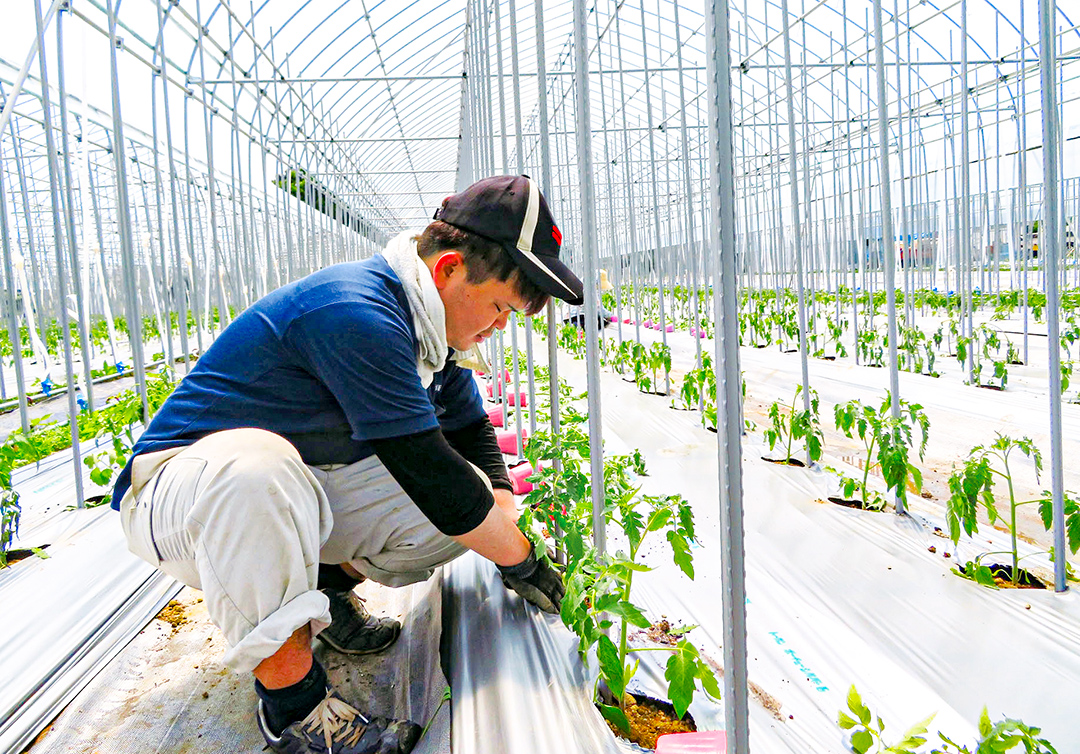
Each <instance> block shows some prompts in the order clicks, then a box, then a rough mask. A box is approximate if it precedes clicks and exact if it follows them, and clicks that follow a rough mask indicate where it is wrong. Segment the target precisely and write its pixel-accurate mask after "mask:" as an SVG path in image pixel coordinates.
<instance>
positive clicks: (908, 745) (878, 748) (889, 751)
mask: <svg viewBox="0 0 1080 754" xmlns="http://www.w3.org/2000/svg"><path fill="white" fill-rule="evenodd" d="M847 706H848V708H847V710H846V711H845V710H840V711H839V713H837V724H838V725H839V726H840V728H841V730H845V731H850V733H849V739H848V740H849V744H850V746H851V750H852V751H853V752H855V754H919V753H920V752H925V750H924V749H923V748H922V747H923V746H924V745H925V744H926V743H927V740H928V739H927V733H928V732H929V731H930V723H932V722H933V721H934V717H935V716H936V715H930V717H928V718H926V719H925V720H922V721H920V722H918V723H915V724H914V725H912V726H911V727H910V728H908V729H907V730H906V731H905V732H904V733H902V734H900V736H899V738H897V739H896V740H895V741H894V742H893V743H891V744H887V743H886V738H885V721H884V720H882V719H881V717H880V716H878V715H876V714H874V713H873V712H872V711H871V710H870V708H869V707H867V706H866V704H865V703H864V702H863V700H862V697H861V696H860V694H859V692H858V690H857V689H856V688H855V687H854V686H852V687H851V690H850V691H848V696H847ZM1041 732H1042V731H1041V730H1040V729H1039V728H1036V727H1034V726H1031V725H1027V724H1026V723H1024V722H1023V721H1022V720H1013V719H1011V718H1005V719H1004V720H999V721H998V722H996V723H995V722H991V720H990V715H989V714H988V713H987V711H986V708H985V707H983V711H982V714H981V715H980V716H979V740H978V742H977V743H976V744H975V748H974V749H972V748H969V747H968V746H967V745H966V744H959V743H957V742H956V741H953V740H952V739H951V738H949V737H948V736H946V735H945V734H944V733H942V732H940V731H938V734H937V737H938V742H937V744H936V745H934V747H933V748H932V749H931V750H930V751H928V752H925V754H1006V753H1007V752H1010V751H1015V752H1017V754H1020V752H1024V754H1058V750H1057V749H1055V748H1054V746H1053V744H1051V743H1050V742H1049V741H1048V740H1046V739H1045V738H1042V737H1040V735H1039V734H1040V733H1041Z"/></svg>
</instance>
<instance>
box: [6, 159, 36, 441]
mask: <svg viewBox="0 0 1080 754" xmlns="http://www.w3.org/2000/svg"><path fill="white" fill-rule="evenodd" d="M3 162H4V151H3V139H2V138H0V165H2V164H3ZM5 190H6V187H5V185H4V176H3V174H2V173H0V240H2V241H3V245H4V280H5V282H6V283H7V310H8V311H7V326H8V338H9V339H10V340H11V351H12V354H13V355H14V360H15V382H16V383H17V384H16V388H17V389H18V394H19V420H20V422H21V425H22V431H23V434H29V433H30V417H29V414H28V413H27V401H26V376H25V374H24V371H23V361H22V339H21V338H20V337H19V315H18V311H17V308H18V302H17V301H16V300H15V288H16V287H17V286H16V283H15V266H14V265H13V264H12V263H11V234H10V232H9V230H8V210H7V206H8V205H7V199H6V198H5V197H4V192H5ZM23 295H24V296H25V295H26V291H23Z"/></svg>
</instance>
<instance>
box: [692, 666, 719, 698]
mask: <svg viewBox="0 0 1080 754" xmlns="http://www.w3.org/2000/svg"><path fill="white" fill-rule="evenodd" d="M697 666H698V667H697V678H698V680H699V681H701V688H702V689H704V690H705V693H706V694H708V695H709V696H710V697H712V698H713V699H715V700H716V701H718V702H719V701H720V699H721V697H722V696H723V694H722V693H721V692H720V682H719V681H718V680H717V678H716V673H715V672H713V669H712V666H710V665H709V663H707V662H703V661H701V660H698V663H697Z"/></svg>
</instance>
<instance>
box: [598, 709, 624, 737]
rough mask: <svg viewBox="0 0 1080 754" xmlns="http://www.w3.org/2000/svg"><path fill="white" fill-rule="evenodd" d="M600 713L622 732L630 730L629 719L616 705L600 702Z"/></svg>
mask: <svg viewBox="0 0 1080 754" xmlns="http://www.w3.org/2000/svg"><path fill="white" fill-rule="evenodd" d="M600 714H601V715H603V716H604V719H605V720H607V721H608V722H609V723H611V724H612V725H614V726H615V727H616V728H618V729H619V730H621V731H622V732H623V733H629V732H630V721H629V720H627V719H626V713H625V712H623V711H622V710H621V709H619V708H618V707H612V706H611V705H610V704H601V705H600Z"/></svg>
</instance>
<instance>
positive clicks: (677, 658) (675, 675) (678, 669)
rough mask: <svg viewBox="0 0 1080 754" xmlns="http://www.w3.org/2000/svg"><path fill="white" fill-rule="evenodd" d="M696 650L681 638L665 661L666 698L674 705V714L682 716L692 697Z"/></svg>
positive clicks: (696, 658)
mask: <svg viewBox="0 0 1080 754" xmlns="http://www.w3.org/2000/svg"><path fill="white" fill-rule="evenodd" d="M698 659H699V658H698V653H697V650H696V649H695V648H694V645H693V644H691V643H690V642H688V641H687V640H686V639H683V640H682V641H680V642H679V644H678V645H677V646H676V648H675V651H674V652H673V653H672V654H671V657H669V658H668V661H667V670H665V671H664V678H666V679H667V681H668V699H670V700H671V704H672V705H673V706H674V707H675V716H676V717H678V718H682V716H683V715H685V714H686V710H687V708H688V707H689V706H690V702H691V701H692V700H693V698H694V688H695V683H694V679H695V677H696V675H697V673H696V670H697V660H698Z"/></svg>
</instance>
